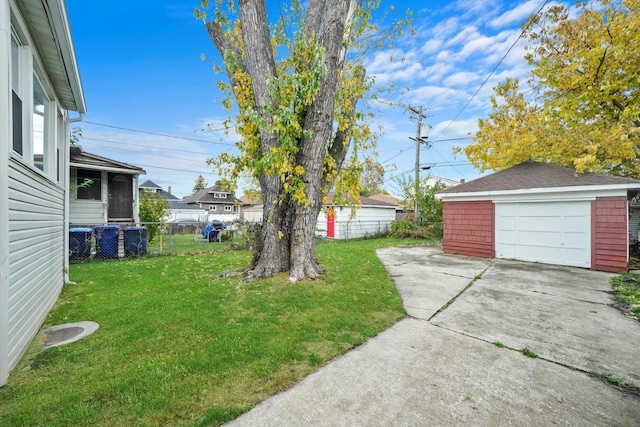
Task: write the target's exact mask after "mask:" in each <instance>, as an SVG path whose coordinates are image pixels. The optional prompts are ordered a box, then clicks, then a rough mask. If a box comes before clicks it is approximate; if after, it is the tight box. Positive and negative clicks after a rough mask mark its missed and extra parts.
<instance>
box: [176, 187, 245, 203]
mask: <svg viewBox="0 0 640 427" xmlns="http://www.w3.org/2000/svg"><path fill="white" fill-rule="evenodd" d="M213 193H226V195H225V196H226V197H224V198H221V197H213ZM183 202H185V203H221V204H235V203H238V204H239V203H240V201H239V200H237V199H236V198H235V195H234V194H233V193H231V192H229V191H227V190H224V189H223V188H222V186H220V185H214V186H213V187H208V188H205V189H203V190H200V191H196V192H195V193H194V194H192V195H191V196H189V197H187V198H186V199H184V200H183Z"/></svg>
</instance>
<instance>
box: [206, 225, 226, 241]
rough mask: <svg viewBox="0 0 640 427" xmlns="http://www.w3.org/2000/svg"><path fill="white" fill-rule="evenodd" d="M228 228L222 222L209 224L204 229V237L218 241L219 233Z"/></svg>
mask: <svg viewBox="0 0 640 427" xmlns="http://www.w3.org/2000/svg"><path fill="white" fill-rule="evenodd" d="M225 228H227V226H226V225H225V223H224V222H220V221H212V222H210V223H209V224H207V225H205V227H204V228H203V229H202V237H204V238H205V239H207V240H209V241H211V240H216V237H217V236H218V233H219V232H221V231H222V230H224V229H225Z"/></svg>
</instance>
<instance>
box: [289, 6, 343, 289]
mask: <svg viewBox="0 0 640 427" xmlns="http://www.w3.org/2000/svg"><path fill="white" fill-rule="evenodd" d="M352 2H353V0H351V1H344V0H329V1H328V3H327V5H326V10H325V19H324V22H323V23H322V33H321V35H320V42H321V44H322V46H323V47H324V49H325V65H326V71H325V74H324V76H323V77H322V81H321V83H320V89H319V90H318V93H317V95H316V98H315V101H314V103H313V104H312V105H311V107H310V108H309V109H308V110H307V114H306V117H305V122H304V126H305V129H306V130H310V131H311V135H310V136H309V137H303V138H302V141H301V143H300V151H299V153H298V156H297V159H298V163H299V164H300V165H302V166H303V167H304V170H305V173H304V174H303V177H302V179H303V181H304V183H305V187H306V188H305V192H306V196H307V201H308V204H306V205H297V206H296V207H295V216H294V224H293V230H292V235H291V269H290V272H289V280H290V281H292V282H295V281H297V280H301V279H304V278H310V279H316V278H318V276H319V275H320V273H321V271H322V270H321V268H320V265H319V264H318V262H317V260H316V258H315V240H314V239H315V225H316V222H317V218H318V214H319V213H320V209H321V207H322V197H323V194H322V161H323V158H324V155H325V150H326V144H327V141H329V138H330V136H331V133H332V131H333V110H334V105H335V97H336V93H337V90H338V75H339V72H340V69H341V66H342V61H343V60H342V57H343V56H342V55H341V51H342V41H343V38H344V34H345V28H346V25H347V21H348V19H349V14H348V11H349V9H350V5H351V3H352Z"/></svg>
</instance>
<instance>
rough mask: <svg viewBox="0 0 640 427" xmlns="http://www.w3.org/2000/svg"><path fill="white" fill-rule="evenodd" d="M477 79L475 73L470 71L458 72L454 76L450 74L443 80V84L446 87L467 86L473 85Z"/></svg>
mask: <svg viewBox="0 0 640 427" xmlns="http://www.w3.org/2000/svg"><path fill="white" fill-rule="evenodd" d="M478 79H479V76H478V75H477V74H476V73H473V72H470V71H460V72H457V73H455V74H451V75H450V76H449V77H447V78H446V79H444V84H445V85H447V86H465V87H466V86H469V85H471V84H474V83H475V82H476V81H477V80H478Z"/></svg>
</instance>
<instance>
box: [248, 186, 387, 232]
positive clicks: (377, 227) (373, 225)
mask: <svg viewBox="0 0 640 427" xmlns="http://www.w3.org/2000/svg"><path fill="white" fill-rule="evenodd" d="M327 199H328V201H327V203H324V204H323V206H322V211H321V212H320V214H319V215H318V220H317V222H316V235H318V236H320V237H326V238H329V239H337V240H342V239H356V238H359V237H364V236H368V235H374V234H378V233H384V232H388V231H389V229H390V226H391V223H392V222H393V221H395V220H396V210H397V208H398V206H397V205H396V204H393V203H389V202H386V201H381V200H377V199H375V198H373V197H360V205H359V206H358V207H357V208H356V210H355V216H354V217H353V218H352V217H351V214H352V210H353V207H354V205H353V204H345V205H342V206H333V192H331V193H329V195H328V196H327ZM242 214H243V216H244V220H245V221H249V222H256V223H261V222H262V214H263V206H262V205H257V204H256V205H254V206H248V207H243V208H242Z"/></svg>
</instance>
